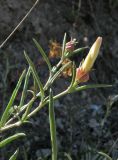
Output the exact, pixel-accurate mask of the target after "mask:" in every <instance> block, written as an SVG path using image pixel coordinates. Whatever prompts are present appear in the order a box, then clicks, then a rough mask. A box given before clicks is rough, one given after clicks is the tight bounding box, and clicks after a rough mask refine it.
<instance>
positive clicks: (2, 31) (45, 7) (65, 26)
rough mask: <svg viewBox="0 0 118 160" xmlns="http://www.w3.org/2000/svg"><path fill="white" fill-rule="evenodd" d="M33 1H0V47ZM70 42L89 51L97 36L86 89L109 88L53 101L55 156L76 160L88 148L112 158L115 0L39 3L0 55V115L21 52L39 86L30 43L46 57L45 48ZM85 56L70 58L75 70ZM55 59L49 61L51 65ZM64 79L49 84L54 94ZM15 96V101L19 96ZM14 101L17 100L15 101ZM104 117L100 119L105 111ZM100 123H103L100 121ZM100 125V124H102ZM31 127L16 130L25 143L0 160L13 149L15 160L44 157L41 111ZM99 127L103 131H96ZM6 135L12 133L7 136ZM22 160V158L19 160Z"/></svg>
mask: <svg viewBox="0 0 118 160" xmlns="http://www.w3.org/2000/svg"><path fill="white" fill-rule="evenodd" d="M34 2H35V1H34V0H28V1H27V0H20V1H19V0H0V44H1V43H2V42H3V41H4V40H5V38H6V37H7V36H8V35H9V34H10V33H11V31H12V30H13V29H14V28H15V27H16V25H17V24H18V23H19V22H20V20H21V19H22V18H23V16H24V15H25V14H26V13H27V12H28V10H29V9H30V8H31V6H32V5H33V3H34ZM65 32H66V33H67V39H68V40H70V39H71V37H72V38H76V39H77V41H78V44H77V47H83V46H91V45H92V43H93V42H94V41H95V40H96V38H97V37H98V36H102V37H103V44H102V48H101V50H100V54H99V57H98V59H97V61H96V63H95V65H94V70H93V71H92V72H91V75H90V81H89V83H90V84H95V83H102V84H103V83H104V84H113V87H112V88H105V89H91V90H87V91H82V92H81V93H75V94H73V95H67V96H65V97H64V98H61V99H59V100H57V101H55V112H56V122H57V137H58V145H59V152H60V156H61V154H63V152H67V153H70V154H71V155H72V157H73V159H74V160H76V159H77V160H78V159H79V158H80V159H81V155H82V154H83V152H85V151H86V150H88V148H94V149H96V150H98V151H101V150H102V151H105V152H106V153H109V154H110V155H111V156H112V157H113V158H114V159H116V158H118V143H117V141H118V106H117V104H118V71H117V70H118V0H96V1H94V0H40V2H39V3H38V5H37V6H36V8H35V9H34V10H33V12H32V13H31V14H30V16H29V17H28V18H27V19H26V21H25V22H24V23H23V24H22V25H21V26H20V28H19V29H18V30H17V32H16V33H15V34H14V35H13V36H12V38H10V40H9V41H8V42H7V43H6V44H5V46H4V48H2V49H0V111H1V112H2V110H3V109H4V107H5V105H6V104H7V102H8V100H9V97H10V95H11V93H12V91H13V89H14V87H15V85H16V83H17V80H18V78H19V76H20V74H21V72H22V70H23V69H24V68H26V67H28V65H27V62H26V60H25V58H24V54H23V51H24V50H26V51H27V52H28V54H29V56H30V57H31V59H32V60H33V62H34V63H35V65H36V67H37V70H38V71H39V74H40V77H41V78H42V82H43V83H44V82H45V80H46V78H47V77H48V70H47V67H46V66H45V64H44V63H42V58H41V56H40V53H38V52H37V49H36V48H35V46H34V44H33V41H32V38H36V39H37V40H38V42H39V43H40V44H41V46H42V47H43V48H44V50H45V51H46V53H47V55H48V54H49V50H50V47H49V46H50V42H51V41H56V42H58V43H60V45H61V44H62V40H63V36H64V33H65ZM87 52H88V50H85V52H83V53H82V54H81V55H79V56H77V57H74V60H75V62H76V65H77V66H79V63H80V61H81V60H82V59H83V58H84V57H85V55H86V54H87ZM57 61H58V59H51V62H52V63H53V64H55V63H56V62H57ZM69 82H70V79H69V78H64V77H60V78H59V79H58V80H57V81H56V82H55V84H54V89H55V93H59V92H60V91H62V90H64V89H65V88H66V87H67V86H68V85H69ZM19 96H20V95H19ZM19 96H18V97H17V100H18V101H19ZM108 110H109V112H108V113H109V114H108V115H107V116H106V111H108ZM105 117H106V118H105ZM103 120H104V123H102V122H103ZM31 122H32V123H31V124H30V125H29V124H28V125H25V126H22V127H21V128H20V129H19V130H25V132H26V134H27V137H26V138H25V139H23V140H22V141H17V142H14V143H13V144H14V145H12V147H10V146H8V149H9V150H8V149H3V150H2V152H1V155H0V156H1V157H0V159H1V160H5V158H4V151H7V156H8V157H9V155H11V153H13V151H14V150H15V148H16V147H17V146H20V152H21V153H22V154H21V156H20V157H19V160H23V159H25V158H27V159H28V160H32V159H36V160H38V159H39V157H45V156H46V157H49V156H50V134H49V122H48V110H47V107H46V108H44V109H42V110H41V112H39V113H38V114H37V115H36V116H35V117H34V118H32V119H31ZM101 124H103V125H101ZM11 132H17V130H13V131H11ZM24 157H25V158H24ZM27 159H26V160H27Z"/></svg>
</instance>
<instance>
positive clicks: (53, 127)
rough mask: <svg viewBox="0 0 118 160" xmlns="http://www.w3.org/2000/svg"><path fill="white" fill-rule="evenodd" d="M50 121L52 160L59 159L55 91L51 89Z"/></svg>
mask: <svg viewBox="0 0 118 160" xmlns="http://www.w3.org/2000/svg"><path fill="white" fill-rule="evenodd" d="M49 122H50V135H51V145H52V160H57V139H56V123H55V113H54V101H53V93H52V90H51V89H50V95H49Z"/></svg>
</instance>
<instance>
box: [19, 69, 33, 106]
mask: <svg viewBox="0 0 118 160" xmlns="http://www.w3.org/2000/svg"><path fill="white" fill-rule="evenodd" d="M30 73H31V68H30V67H29V68H28V71H27V74H26V77H25V82H24V87H23V91H22V96H21V100H20V105H19V107H20V108H21V107H22V106H23V105H24V100H25V97H26V95H27V87H28V81H29V77H30Z"/></svg>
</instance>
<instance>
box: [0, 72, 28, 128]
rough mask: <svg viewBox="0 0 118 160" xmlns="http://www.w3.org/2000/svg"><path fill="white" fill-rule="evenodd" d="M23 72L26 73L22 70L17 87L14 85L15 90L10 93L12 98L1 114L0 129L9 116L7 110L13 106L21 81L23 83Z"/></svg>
mask: <svg viewBox="0 0 118 160" xmlns="http://www.w3.org/2000/svg"><path fill="white" fill-rule="evenodd" d="M25 72H26V70H24V71H23V73H22V75H21V76H20V78H19V81H18V83H17V85H16V88H15V89H14V91H13V93H12V96H11V98H10V101H9V103H8V105H7V107H6V109H5V111H4V113H3V115H2V118H1V121H0V126H1V127H2V126H4V124H5V122H6V121H7V120H8V118H9V116H10V112H9V110H10V109H11V107H12V105H13V103H14V100H15V98H16V96H17V93H18V90H19V88H20V86H21V83H22V81H23V78H24V76H25Z"/></svg>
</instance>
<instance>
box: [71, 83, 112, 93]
mask: <svg viewBox="0 0 118 160" xmlns="http://www.w3.org/2000/svg"><path fill="white" fill-rule="evenodd" d="M106 87H112V85H107V84H91V85H83V86H80V87H77V88H75V90H73V92H76V91H82V90H86V89H91V88H106Z"/></svg>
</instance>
